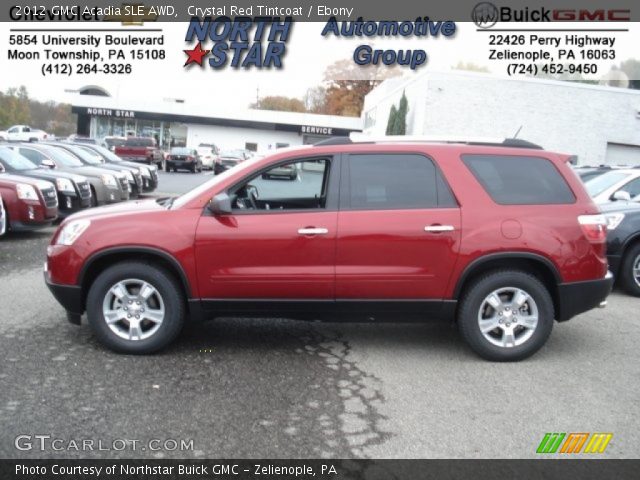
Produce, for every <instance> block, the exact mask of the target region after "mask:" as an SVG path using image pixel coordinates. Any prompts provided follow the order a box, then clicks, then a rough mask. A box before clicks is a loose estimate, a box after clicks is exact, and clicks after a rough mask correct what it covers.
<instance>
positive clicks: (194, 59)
mask: <svg viewBox="0 0 640 480" xmlns="http://www.w3.org/2000/svg"><path fill="white" fill-rule="evenodd" d="M210 51H211V50H203V48H202V44H201V43H200V42H198V44H197V45H196V46H195V47H194V48H192V49H191V50H183V52H184V53H186V54H187V57H188V58H187V61H186V62H184V66H185V67H186V66H188V65H191V64H192V63H197V64H198V65H200V66H201V67H202V65H203V63H202V61H203V58H204V57H206V56H207V55H208V54H209V52H210Z"/></svg>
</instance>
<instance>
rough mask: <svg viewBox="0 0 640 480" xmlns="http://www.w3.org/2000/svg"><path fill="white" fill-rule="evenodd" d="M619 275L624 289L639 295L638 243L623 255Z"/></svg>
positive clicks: (639, 254) (639, 256) (639, 255)
mask: <svg viewBox="0 0 640 480" xmlns="http://www.w3.org/2000/svg"><path fill="white" fill-rule="evenodd" d="M619 276H620V284H621V285H622V287H623V288H624V289H625V291H626V292H627V293H628V294H630V295H634V296H636V297H640V243H637V244H636V245H634V246H632V247H631V248H630V249H629V251H627V253H626V254H625V255H624V258H623V259H622V264H621V266H620V273H619Z"/></svg>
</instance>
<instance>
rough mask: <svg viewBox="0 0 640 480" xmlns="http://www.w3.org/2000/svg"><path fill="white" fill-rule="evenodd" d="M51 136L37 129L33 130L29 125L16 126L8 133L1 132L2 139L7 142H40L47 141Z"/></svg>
mask: <svg viewBox="0 0 640 480" xmlns="http://www.w3.org/2000/svg"><path fill="white" fill-rule="evenodd" d="M48 138H50V136H49V134H48V133H47V132H45V131H43V130H38V129H37V128H31V127H30V126H29V125H14V126H13V127H11V128H9V129H7V130H6V131H3V132H0V139H2V140H4V141H5V142H38V141H40V140H47V139H48Z"/></svg>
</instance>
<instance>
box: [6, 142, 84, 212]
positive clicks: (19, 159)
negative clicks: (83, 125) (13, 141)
mask: <svg viewBox="0 0 640 480" xmlns="http://www.w3.org/2000/svg"><path fill="white" fill-rule="evenodd" d="M0 172H7V173H11V174H15V175H22V176H25V177H30V178H37V179H38V180H46V181H49V182H51V183H53V184H54V185H55V187H56V192H57V194H58V218H65V217H68V216H69V215H71V214H72V213H75V212H77V211H79V210H82V209H84V208H88V207H90V206H91V187H90V185H89V182H88V180H87V178H86V177H83V176H82V175H75V174H73V173H68V172H58V171H52V170H49V169H46V168H40V167H38V166H37V165H36V164H35V163H33V162H32V161H31V160H29V159H28V158H26V157H24V156H22V155H20V154H19V153H18V152H16V151H15V150H12V149H10V148H7V147H0Z"/></svg>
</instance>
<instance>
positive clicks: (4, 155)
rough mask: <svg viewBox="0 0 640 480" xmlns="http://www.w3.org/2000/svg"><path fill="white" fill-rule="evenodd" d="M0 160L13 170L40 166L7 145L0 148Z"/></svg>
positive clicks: (31, 168)
mask: <svg viewBox="0 0 640 480" xmlns="http://www.w3.org/2000/svg"><path fill="white" fill-rule="evenodd" d="M0 160H2V162H3V163H4V164H5V165H7V166H8V167H9V168H11V169H12V170H33V169H34V168H38V166H37V165H36V164H35V163H33V162H32V161H31V160H29V159H28V158H27V157H23V156H22V155H20V154H19V153H18V152H16V151H14V150H11V149H10V148H7V147H1V148H0Z"/></svg>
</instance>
